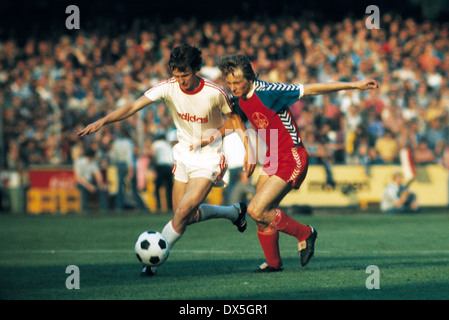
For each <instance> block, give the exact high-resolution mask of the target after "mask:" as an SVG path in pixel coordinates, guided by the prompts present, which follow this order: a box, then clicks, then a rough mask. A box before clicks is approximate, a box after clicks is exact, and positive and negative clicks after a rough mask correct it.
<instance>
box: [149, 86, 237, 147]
mask: <svg viewBox="0 0 449 320" xmlns="http://www.w3.org/2000/svg"><path fill="white" fill-rule="evenodd" d="M145 96H146V97H147V98H149V99H150V100H152V101H157V100H162V101H163V102H164V103H165V105H166V106H167V108H168V109H169V111H170V113H171V114H172V117H173V121H174V123H175V126H176V128H177V129H178V130H177V132H178V140H179V142H181V143H182V144H184V145H189V146H190V145H191V144H192V143H197V142H198V141H200V139H201V136H202V135H203V136H210V135H212V133H213V132H212V133H211V132H209V134H207V133H206V134H205V131H206V130H208V129H215V130H217V129H218V128H219V127H221V126H222V115H221V114H222V113H224V114H228V113H230V112H231V101H230V98H229V96H228V95H227V93H226V91H225V90H224V89H223V88H222V87H221V86H219V85H217V84H215V83H213V82H212V81H210V80H207V79H204V78H201V83H200V86H199V88H198V89H196V90H195V91H192V92H189V91H184V90H182V89H181V88H180V87H179V84H178V82H177V81H176V79H175V78H171V79H168V80H165V81H161V82H159V83H158V84H157V85H155V86H154V87H153V88H151V89H149V90H148V91H147V92H145Z"/></svg>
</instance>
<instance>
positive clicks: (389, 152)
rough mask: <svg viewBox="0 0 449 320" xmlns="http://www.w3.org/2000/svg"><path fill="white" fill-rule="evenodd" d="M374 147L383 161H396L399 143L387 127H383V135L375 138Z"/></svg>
mask: <svg viewBox="0 0 449 320" xmlns="http://www.w3.org/2000/svg"><path fill="white" fill-rule="evenodd" d="M375 149H376V151H377V152H378V153H379V156H380V158H381V159H382V160H383V161H385V163H387V164H393V163H396V162H397V161H398V155H399V144H398V142H397V141H396V139H395V137H394V136H393V133H392V132H391V131H390V130H389V129H385V134H384V136H383V137H381V138H379V139H377V140H376V144H375Z"/></svg>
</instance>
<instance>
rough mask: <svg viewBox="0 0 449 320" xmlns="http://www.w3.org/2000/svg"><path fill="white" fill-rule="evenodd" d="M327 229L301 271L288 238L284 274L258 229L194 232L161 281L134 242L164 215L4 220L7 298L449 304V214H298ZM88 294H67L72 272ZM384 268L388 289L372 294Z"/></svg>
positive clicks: (1, 273) (2, 266) (1, 248)
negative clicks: (148, 270)
mask: <svg viewBox="0 0 449 320" xmlns="http://www.w3.org/2000/svg"><path fill="white" fill-rule="evenodd" d="M293 217H294V218H295V219H297V220H298V221H301V222H303V223H306V224H311V225H313V226H314V227H316V228H317V230H318V239H317V242H316V251H315V257H314V258H313V259H312V260H311V262H310V263H309V265H307V266H306V267H301V265H300V263H299V257H298V255H297V254H296V251H295V248H296V243H295V242H296V241H295V239H293V238H291V237H288V236H286V235H284V234H281V236H280V245H281V254H282V257H283V261H284V268H285V269H284V271H283V272H280V273H274V274H254V273H252V271H253V270H254V269H255V268H257V267H258V266H259V264H261V263H262V262H264V258H263V254H262V250H261V248H260V245H259V242H258V240H257V236H256V226H255V223H254V222H253V221H251V220H250V219H249V220H248V229H247V231H246V232H245V233H243V234H240V233H239V232H238V231H237V230H236V228H235V227H234V226H233V225H232V224H231V222H229V221H227V220H211V221H206V222H203V223H199V224H196V225H191V226H190V227H189V228H188V229H187V231H186V233H185V234H184V236H183V238H182V239H181V240H180V241H179V242H178V243H177V244H176V246H175V247H174V248H173V250H172V251H171V252H170V256H169V258H168V260H167V262H166V263H165V264H164V265H163V266H161V267H160V268H159V271H158V274H157V275H156V276H155V277H152V278H141V277H140V276H139V273H140V269H141V267H140V264H139V262H138V260H137V258H136V256H135V254H134V243H135V241H136V239H137V237H138V235H139V234H140V233H141V232H143V231H145V230H157V231H160V230H162V228H163V226H164V225H165V223H166V222H167V221H168V220H169V219H170V218H171V216H169V215H164V214H149V213H129V214H120V215H119V214H110V215H99V214H95V213H90V214H85V215H74V214H70V215H66V216H50V215H41V216H30V215H0V299H2V300H9V299H19V300H22V299H33V300H34V299H44V300H53V299H64V300H72V299H108V300H109V299H120V300H122V299H147V300H191V299H194V300H206V299H213V300H237V299H238V300H307V299H345V300H365V299H400V300H403V299H419V300H421V299H448V298H449V281H448V271H449V238H448V230H449V216H448V214H446V213H441V212H439V213H437V212H435V213H433V212H431V211H430V210H427V211H426V213H424V214H420V215H397V216H386V215H382V214H379V213H360V212H359V213H349V214H348V213H346V214H339V213H338V211H332V212H327V213H326V212H324V213H317V214H315V215H313V216H302V215H295V216H293ZM69 265H76V266H77V267H78V268H79V272H80V273H79V274H80V288H79V289H71V290H70V289H67V288H66V279H67V278H68V277H69V276H70V273H66V267H67V266H69ZM370 265H375V266H377V267H378V268H379V272H380V273H379V285H380V287H379V289H367V287H366V281H367V278H368V277H369V276H370V275H371V273H367V270H366V268H367V267H368V266H370Z"/></svg>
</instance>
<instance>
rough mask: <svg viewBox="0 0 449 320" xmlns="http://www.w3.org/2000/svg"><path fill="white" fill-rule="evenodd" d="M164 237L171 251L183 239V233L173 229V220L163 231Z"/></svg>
mask: <svg viewBox="0 0 449 320" xmlns="http://www.w3.org/2000/svg"><path fill="white" fill-rule="evenodd" d="M162 235H163V236H164V237H166V238H167V240H168V244H169V245H170V249H171V248H173V246H174V245H175V243H176V241H178V240H179V239H180V238H181V237H182V233H178V232H177V231H176V230H175V228H174V227H173V220H170V221H169V222H168V223H167V224H166V225H165V227H164V229H163V230H162Z"/></svg>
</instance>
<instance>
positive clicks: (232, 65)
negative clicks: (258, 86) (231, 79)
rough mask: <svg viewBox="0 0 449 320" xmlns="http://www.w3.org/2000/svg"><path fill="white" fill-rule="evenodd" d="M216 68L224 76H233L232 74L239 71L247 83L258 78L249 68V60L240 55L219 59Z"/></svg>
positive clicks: (251, 68) (250, 67)
mask: <svg viewBox="0 0 449 320" xmlns="http://www.w3.org/2000/svg"><path fill="white" fill-rule="evenodd" d="M218 68H219V69H220V71H221V72H222V73H223V75H224V76H227V75H228V74H232V75H234V72H236V71H237V70H239V69H240V70H242V72H243V77H245V79H246V80H248V81H254V80H256V79H257V77H258V75H257V74H256V73H255V72H254V70H253V67H252V66H251V61H250V60H249V58H248V57H247V56H245V55H241V54H240V55H235V56H229V57H223V58H221V60H220V62H219V63H218Z"/></svg>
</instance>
